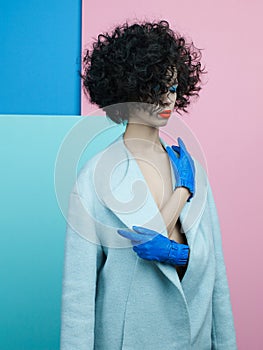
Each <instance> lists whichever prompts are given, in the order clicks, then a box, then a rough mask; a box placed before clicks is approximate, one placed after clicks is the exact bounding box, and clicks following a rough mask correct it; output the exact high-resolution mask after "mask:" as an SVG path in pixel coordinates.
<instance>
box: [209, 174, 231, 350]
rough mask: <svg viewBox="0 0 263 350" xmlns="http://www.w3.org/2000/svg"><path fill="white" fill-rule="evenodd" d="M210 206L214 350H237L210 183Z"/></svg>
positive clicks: (217, 221) (218, 227)
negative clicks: (213, 261) (212, 251)
mask: <svg viewBox="0 0 263 350" xmlns="http://www.w3.org/2000/svg"><path fill="white" fill-rule="evenodd" d="M208 205H209V207H210V216H211V223H212V231H213V239H214V246H215V258H216V276H215V286H214V291H213V306H212V310H213V318H212V319H213V323H212V350H226V349H227V350H235V349H237V345H236V334H235V327H234V319H233V314H232V306H231V300H230V291H229V286H228V280H227V274H226V267H225V262H224V255H223V250H222V238H221V230H220V224H219V219H218V214H217V209H216V205H215V201H214V197H213V194H212V190H211V186H210V184H209V181H208Z"/></svg>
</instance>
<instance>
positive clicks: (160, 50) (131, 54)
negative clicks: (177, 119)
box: [79, 20, 207, 124]
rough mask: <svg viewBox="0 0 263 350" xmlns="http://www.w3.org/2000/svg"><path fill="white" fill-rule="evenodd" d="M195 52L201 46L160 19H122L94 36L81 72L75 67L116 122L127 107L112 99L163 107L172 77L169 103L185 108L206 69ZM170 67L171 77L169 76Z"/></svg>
mask: <svg viewBox="0 0 263 350" xmlns="http://www.w3.org/2000/svg"><path fill="white" fill-rule="evenodd" d="M201 56H202V55H201V50H200V49H197V48H196V47H195V46H194V44H193V42H191V43H190V44H188V43H187V42H186V39H185V38H184V37H182V36H181V35H180V34H179V33H178V32H174V31H172V30H171V29H170V28H169V23H168V22H167V21H165V20H160V21H157V22H143V23H141V24H139V23H138V22H137V23H135V24H132V25H129V24H128V23H127V21H126V22H125V23H124V24H123V25H119V26H117V27H116V28H115V29H114V30H113V32H112V34H109V33H107V32H106V33H104V34H100V35H99V36H98V40H97V41H95V42H94V43H93V51H92V52H91V51H90V50H87V51H86V53H85V54H84V58H83V68H84V74H81V73H80V72H79V73H80V76H81V78H82V79H83V88H84V93H85V95H86V96H87V97H88V98H89V101H90V102H91V103H92V104H94V103H95V104H97V105H98V106H99V107H100V108H102V109H103V110H105V111H107V115H108V116H109V117H110V119H112V120H113V121H114V122H115V123H118V124H120V123H123V122H125V120H126V121H127V120H128V114H127V110H126V109H125V108H124V106H123V108H121V107H120V105H118V106H117V107H116V106H115V107H113V105H115V104H122V105H125V104H124V103H125V102H147V103H150V104H153V105H160V106H162V107H165V106H167V105H169V104H168V103H164V102H162V94H164V93H167V91H168V89H169V87H170V86H172V85H173V84H175V83H177V84H178V87H177V91H176V92H177V99H176V103H175V107H174V108H175V110H176V111H177V112H178V113H179V114H180V115H181V113H180V110H183V111H184V112H186V113H188V111H187V110H186V107H187V105H189V104H190V101H189V99H190V96H193V95H196V96H199V95H198V91H200V90H201V87H200V84H199V83H200V82H201V75H202V74H206V73H207V72H206V71H204V68H203V69H201V63H200V58H201ZM167 72H168V73H171V74H168V75H167ZM174 72H177V79H176V81H171V77H174ZM198 84H199V86H198ZM157 85H159V90H156V89H155V87H156V86H157Z"/></svg>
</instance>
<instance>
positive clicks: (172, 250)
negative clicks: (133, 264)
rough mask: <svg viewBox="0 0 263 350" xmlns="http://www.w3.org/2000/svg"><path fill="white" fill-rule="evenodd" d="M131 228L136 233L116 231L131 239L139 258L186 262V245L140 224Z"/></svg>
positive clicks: (166, 261)
mask: <svg viewBox="0 0 263 350" xmlns="http://www.w3.org/2000/svg"><path fill="white" fill-rule="evenodd" d="M132 228H133V230H134V231H136V232H138V233H134V232H130V231H124V230H117V232H118V233H119V234H120V235H121V236H123V237H125V238H128V239H130V240H131V242H132V244H133V250H134V251H135V252H136V253H137V254H138V256H139V257H140V258H143V259H146V260H157V261H159V262H165V263H168V264H172V265H179V266H182V265H186V264H187V260H188V256H189V247H188V245H185V244H181V243H177V242H175V241H173V240H170V239H169V238H167V237H165V236H163V235H162V234H160V233H159V232H157V231H154V230H150V229H148V228H145V227H142V226H132Z"/></svg>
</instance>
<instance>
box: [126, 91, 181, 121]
mask: <svg viewBox="0 0 263 350" xmlns="http://www.w3.org/2000/svg"><path fill="white" fill-rule="evenodd" d="M176 88H177V85H172V86H171V87H170V89H169V90H168V92H167V93H166V94H163V95H162V101H163V102H165V103H167V104H169V105H168V106H167V107H164V108H162V107H160V106H159V105H158V106H157V108H156V106H154V107H153V105H150V104H149V105H148V106H147V104H145V103H143V107H144V109H141V108H140V104H138V106H137V107H136V108H133V109H132V110H130V115H129V123H140V124H145V125H150V126H154V127H162V126H165V125H166V124H167V123H168V119H169V118H170V116H171V113H172V112H173V110H174V106H175V102H176V97H177V94H176ZM145 105H146V108H145ZM147 107H148V108H147Z"/></svg>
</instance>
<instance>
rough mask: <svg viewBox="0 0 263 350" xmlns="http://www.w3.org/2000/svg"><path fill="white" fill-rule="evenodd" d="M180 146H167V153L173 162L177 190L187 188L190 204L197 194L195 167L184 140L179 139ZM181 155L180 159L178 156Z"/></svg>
mask: <svg viewBox="0 0 263 350" xmlns="http://www.w3.org/2000/svg"><path fill="white" fill-rule="evenodd" d="M178 144H179V146H174V145H173V146H172V148H171V147H170V146H166V151H167V153H168V156H169V158H170V160H171V162H172V166H173V170H174V175H175V180H176V184H175V188H177V187H186V188H187V189H188V190H189V192H190V197H189V198H188V199H187V202H190V200H191V198H192V197H193V196H194V194H195V165H194V162H193V159H192V158H191V156H190V154H189V152H188V151H187V149H186V147H185V144H184V143H183V140H182V139H181V138H180V137H178ZM177 153H178V154H179V157H178V156H177V155H176V154H177Z"/></svg>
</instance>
